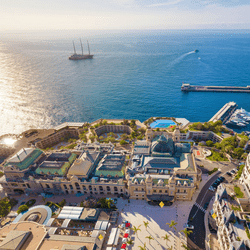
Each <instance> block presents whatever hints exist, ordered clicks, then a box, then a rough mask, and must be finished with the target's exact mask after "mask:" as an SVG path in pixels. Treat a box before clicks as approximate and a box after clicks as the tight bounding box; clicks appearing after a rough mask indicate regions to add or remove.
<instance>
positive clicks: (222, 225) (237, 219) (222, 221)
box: [212, 184, 250, 250]
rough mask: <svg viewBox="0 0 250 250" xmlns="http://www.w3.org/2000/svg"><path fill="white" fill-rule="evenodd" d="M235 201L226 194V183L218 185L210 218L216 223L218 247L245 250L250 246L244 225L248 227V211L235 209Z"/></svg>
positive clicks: (226, 249)
mask: <svg viewBox="0 0 250 250" xmlns="http://www.w3.org/2000/svg"><path fill="white" fill-rule="evenodd" d="M235 207H238V204H237V202H236V201H235V200H234V199H232V198H231V196H230V195H229V194H228V188H227V185H224V184H221V185H219V187H218V189H217V192H216V193H215V201H214V204H213V210H212V211H213V214H212V218H213V219H214V220H215V222H216V225H217V229H218V230H217V238H218V242H219V244H220V249H222V250H229V249H237V250H240V249H241V250H244V249H245V250H247V249H249V247H250V240H249V239H248V236H247V233H246V229H245V227H247V228H249V222H248V221H249V217H250V214H249V213H245V212H242V211H241V210H240V211H237V210H235V209H234V208H235Z"/></svg>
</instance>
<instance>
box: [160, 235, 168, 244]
mask: <svg viewBox="0 0 250 250" xmlns="http://www.w3.org/2000/svg"><path fill="white" fill-rule="evenodd" d="M162 238H163V239H164V240H166V245H167V242H168V241H170V239H169V236H168V234H165V235H164V236H162Z"/></svg>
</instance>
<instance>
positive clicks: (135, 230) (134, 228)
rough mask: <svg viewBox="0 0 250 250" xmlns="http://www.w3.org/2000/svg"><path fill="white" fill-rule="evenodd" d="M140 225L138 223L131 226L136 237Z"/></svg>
mask: <svg viewBox="0 0 250 250" xmlns="http://www.w3.org/2000/svg"><path fill="white" fill-rule="evenodd" d="M140 226H141V225H139V226H138V227H136V226H133V227H132V229H133V231H134V232H135V234H136V236H137V237H138V231H141V229H140Z"/></svg>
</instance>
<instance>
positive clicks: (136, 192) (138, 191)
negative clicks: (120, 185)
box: [134, 190, 145, 194]
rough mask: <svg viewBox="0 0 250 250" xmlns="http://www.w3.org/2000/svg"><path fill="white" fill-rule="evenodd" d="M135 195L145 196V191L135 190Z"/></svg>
mask: <svg viewBox="0 0 250 250" xmlns="http://www.w3.org/2000/svg"><path fill="white" fill-rule="evenodd" d="M134 193H135V194H145V191H142V190H134Z"/></svg>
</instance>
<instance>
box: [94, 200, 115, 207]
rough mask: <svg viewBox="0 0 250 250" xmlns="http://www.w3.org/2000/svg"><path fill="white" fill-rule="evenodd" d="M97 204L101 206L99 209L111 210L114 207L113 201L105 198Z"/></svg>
mask: <svg viewBox="0 0 250 250" xmlns="http://www.w3.org/2000/svg"><path fill="white" fill-rule="evenodd" d="M97 203H98V204H100V205H101V208H111V207H112V206H113V205H114V202H113V200H111V199H106V198H101V199H99V201H98V202H97Z"/></svg>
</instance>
